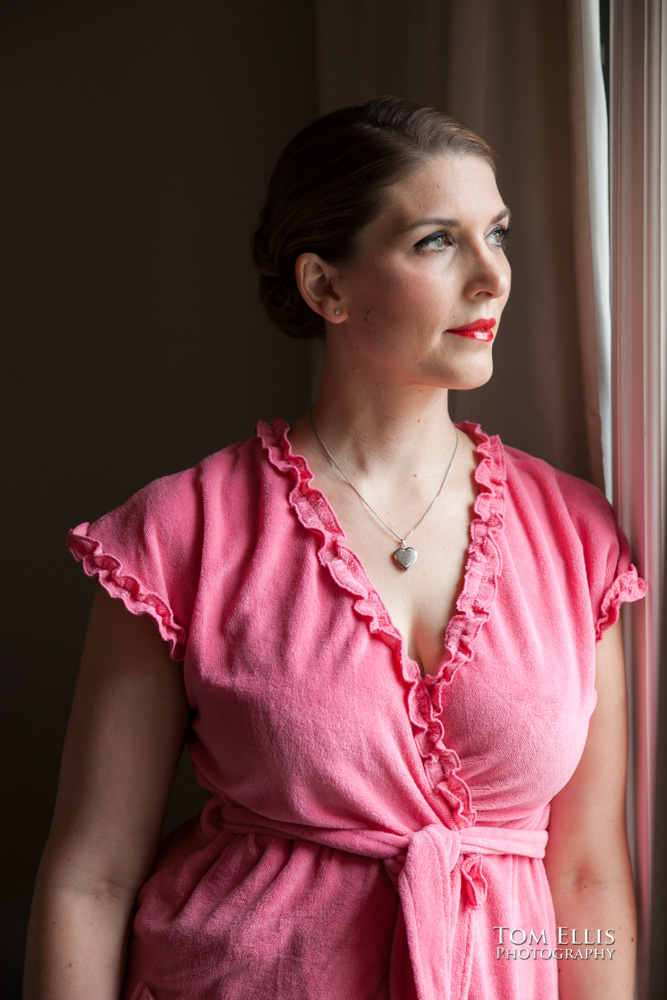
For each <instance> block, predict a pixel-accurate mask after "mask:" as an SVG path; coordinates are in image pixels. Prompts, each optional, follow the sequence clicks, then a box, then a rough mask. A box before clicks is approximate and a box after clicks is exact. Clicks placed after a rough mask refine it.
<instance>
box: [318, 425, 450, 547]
mask: <svg viewBox="0 0 667 1000" xmlns="http://www.w3.org/2000/svg"><path fill="white" fill-rule="evenodd" d="M308 416H309V417H310V426H311V427H312V428H313V431H314V433H315V437H316V438H317V440H318V441H319V442H320V444H321V445H322V447H323V448H324V450H325V451H326V453H327V455H328V456H329V458H330V459H331V462H332V464H333V465H334V467H335V468H336V469H337V470H338V472H340V474H341V476H342V477H343V479H344V480H345V482H346V483H348V484H349V485H350V486H351V487H352V489H353V490H354V492H355V493H356V494H357V496H358V497H359V499H360V500H361V502H362V503H363V504H365V505H366V507H368V509H369V510H370V512H371V514H373V516H374V517H376V518H377V519H378V521H379V522H380V523H381V524H383V525H384V526H385V528H386V529H387V531H389V532H391V534H392V535H393V536H394V538H398V540H399V542H400V543H401V546H402V548H405V543H406V542H407V540H408V538H409V537H410V535H412V534H413V533H414V532H415V531H416V530H417V528H418V527H419V525H420V524H421V523H422V521H423V520H424V518H425V517H426V515H427V514H428V513H429V511H430V510H431V509H432V507H434V506H435V504H436V502H437V500H438V498H439V497H440V494H441V493H442V491H443V490H444V488H445V484H446V482H447V479H448V478H449V470H450V469H451V467H452V463H453V461H454V456H455V455H456V451H457V449H458V446H459V431H458V428H457V427H454V432H455V434H456V441H455V443H454V450H453V451H452V454H451V457H450V459H449V462H448V463H447V468H446V470H445V475H444V477H443V480H442V482H441V483H440V488H439V490H438V492H437V493H436V495H435V496H434V497H433V499H432V500H431V502H430V504H429V505H428V507H427V508H426V510H425V511H424V513H423V514H422V516H421V517H420V518H419V520H418V521H417V523H416V524H415V525H414V526H413V527H412V528H410V531H408V533H407V535H399V533H398V532H397V531H394V529H393V528H392V527H391V526H390V525H389V524H387V522H386V521H385V520H384V518H382V517H380V515H379V514H378V512H377V511H376V510H374V509H373V507H371V505H370V504H369V502H368V500H367V499H366V497H365V496H363V495H362V494H361V493H360V492H359V490H358V489H357V487H356V486H355V485H354V483H353V482H352V480H351V479H350V478H349V477H348V476H347V475H346V474H345V473H344V472H343V470H342V469H341V467H340V465H339V464H338V462H337V461H336V459H335V458H334V457H333V455H332V454H331V452H330V451H329V449H328V448H327V446H326V445H325V443H324V441H323V440H322V438H321V437H320V434H319V431H318V429H317V427H316V426H315V419H314V417H313V408H312V406H311V408H310V410H309V411H308Z"/></svg>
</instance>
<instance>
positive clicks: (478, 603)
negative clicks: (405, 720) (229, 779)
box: [256, 418, 505, 827]
mask: <svg viewBox="0 0 667 1000" xmlns="http://www.w3.org/2000/svg"><path fill="white" fill-rule="evenodd" d="M460 426H461V429H462V430H463V431H464V433H467V434H470V435H471V436H472V437H473V438H474V440H475V443H476V446H477V451H478V454H479V456H480V460H479V463H478V465H477V469H476V470H475V481H476V482H477V484H478V486H479V492H478V495H477V497H476V499H475V504H474V508H473V510H474V518H473V522H472V524H471V528H470V544H469V547H468V558H467V562H466V568H465V578H464V585H463V590H462V592H461V594H460V596H459V599H458V601H457V605H456V606H457V612H456V614H455V615H454V617H453V618H452V620H451V621H450V623H449V625H448V627H447V632H446V636H445V654H444V657H443V662H442V664H441V667H440V670H439V671H438V674H437V675H436V676H435V677H430V676H427V677H426V678H422V677H421V675H420V672H419V668H418V667H417V664H416V663H414V662H413V661H412V660H411V659H410V658H409V657H408V656H407V654H406V653H405V649H404V644H403V638H402V636H401V634H400V632H398V630H397V629H396V627H395V626H394V624H393V622H392V621H391V618H390V617H389V613H388V611H387V609H386V608H385V606H384V604H383V603H382V600H381V599H380V596H379V595H378V593H377V592H376V591H375V589H374V588H373V586H372V584H371V582H370V580H369V579H368V576H367V575H366V571H365V570H364V568H363V566H362V564H361V563H360V561H359V559H358V558H357V556H356V555H355V554H354V553H353V552H352V551H351V550H350V549H349V548H348V547H347V545H346V544H345V535H344V532H343V529H342V528H341V526H340V524H339V522H338V520H337V518H336V515H335V514H334V511H333V509H332V508H331V505H330V504H329V502H328V501H327V499H326V497H325V496H324V495H323V494H322V493H321V492H320V490H317V489H314V488H313V487H311V485H310V483H311V480H312V478H313V477H312V473H311V471H310V469H309V468H308V464H307V462H306V460H305V458H303V456H301V455H296V454H294V453H293V452H292V449H291V445H290V442H289V439H288V437H287V432H288V431H289V424H288V423H287V422H286V421H285V420H282V419H280V418H277V419H276V420H274V422H273V424H272V425H269V424H266V423H259V424H258V425H257V428H256V433H257V436H258V437H259V439H260V440H261V442H262V445H263V447H264V448H265V450H266V452H267V455H268V457H269V460H270V462H271V463H272V465H273V466H274V467H275V468H276V469H277V470H278V471H279V472H282V473H284V474H286V475H290V476H291V477H292V478H293V480H294V487H293V488H292V490H291V491H290V494H289V498H288V499H289V504H290V506H291V507H292V509H293V510H294V512H295V513H296V515H297V517H298V519H299V521H300V522H301V524H302V525H303V527H304V528H306V529H307V530H308V531H311V532H313V533H315V534H317V535H318V536H319V539H320V547H319V551H318V558H319V561H320V563H321V564H322V566H326V568H327V569H328V570H329V573H330V574H331V576H332V578H333V580H334V581H335V582H336V583H337V584H338V586H339V587H341V588H342V589H343V590H345V591H347V592H348V593H349V594H350V595H351V596H352V597H353V598H354V609H355V611H356V612H357V613H358V614H359V615H361V616H362V617H363V618H364V619H365V620H366V622H367V625H368V628H369V631H370V632H371V634H373V635H377V636H378V637H379V638H381V639H382V640H383V641H384V642H385V643H386V644H387V646H389V648H390V649H391V650H392V653H393V655H394V660H395V662H396V664H397V667H398V668H399V670H400V672H401V674H402V676H403V678H404V680H405V682H406V685H407V688H408V693H407V704H408V715H409V718H410V722H411V725H412V729H413V734H414V739H415V743H416V746H417V749H418V751H419V754H420V756H421V758H422V761H423V764H424V769H425V771H426V774H427V776H428V778H429V781H430V782H431V784H432V786H433V788H434V789H435V790H436V791H437V792H438V793H439V794H440V795H441V796H442V797H443V798H444V799H445V801H446V802H447V804H448V805H449V807H450V809H451V810H452V813H453V816H454V818H455V820H456V821H457V822H458V823H459V825H460V826H462V827H463V826H466V827H467V826H472V825H473V824H474V823H475V820H476V813H475V811H474V809H473V808H472V798H471V795H470V789H469V788H468V786H467V784H466V783H465V782H464V781H463V779H462V778H461V777H460V776H459V771H460V769H461V762H460V760H459V757H458V755H457V754H456V752H455V751H454V750H452V749H449V748H448V747H447V746H446V745H445V743H444V737H445V732H444V727H443V725H442V722H441V719H440V716H441V714H442V692H443V686H444V684H445V683H449V682H451V680H452V678H453V676H454V674H455V673H456V671H457V670H458V669H459V667H460V666H462V665H463V664H464V663H467V662H470V661H471V660H472V658H473V652H474V651H473V642H474V638H475V636H476V635H477V633H478V632H479V630H480V629H481V628H482V626H483V625H484V623H485V622H486V621H487V620H488V618H489V615H490V607H491V604H492V602H493V599H494V597H495V594H496V590H497V583H498V577H499V576H500V572H501V568H502V559H501V554H500V549H499V547H498V543H497V540H496V535H497V533H498V531H499V530H501V528H502V523H503V512H504V482H505V461H504V454H503V450H502V445H501V443H500V440H499V439H498V438H489V437H487V435H486V434H484V432H483V431H482V430H481V428H479V427H478V426H477V425H474V424H461V425H460Z"/></svg>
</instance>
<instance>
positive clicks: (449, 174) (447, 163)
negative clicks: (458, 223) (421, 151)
mask: <svg viewBox="0 0 667 1000" xmlns="http://www.w3.org/2000/svg"><path fill="white" fill-rule="evenodd" d="M502 207H503V203H502V199H501V197H500V193H499V191H498V185H497V183H496V177H495V174H494V172H493V169H492V168H491V165H490V164H489V163H487V161H486V160H485V159H483V158H482V157H481V156H469V155H468V156H456V155H454V156H452V155H441V156H432V157H429V158H428V159H427V160H424V161H422V163H420V164H418V165H417V166H415V167H414V168H413V169H412V170H411V171H410V172H409V173H408V174H406V175H405V176H404V177H402V178H401V180H399V181H397V182H396V183H395V184H392V185H391V186H390V187H389V188H387V192H386V198H385V203H384V211H383V214H386V213H388V214H390V215H391V216H393V217H394V218H395V220H396V221H400V219H401V218H404V219H405V224H406V225H407V224H409V223H410V222H411V221H414V219H415V217H424V218H426V217H428V216H435V215H437V216H439V217H441V218H449V217H456V218H460V217H463V216H469V215H473V214H474V215H475V216H476V215H478V214H482V215H484V214H485V213H490V215H491V216H495V215H497V213H498V211H499V210H500V209H501V208H502Z"/></svg>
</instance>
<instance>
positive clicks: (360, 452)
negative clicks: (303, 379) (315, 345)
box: [313, 369, 455, 478]
mask: <svg viewBox="0 0 667 1000" xmlns="http://www.w3.org/2000/svg"><path fill="white" fill-rule="evenodd" d="M447 403H448V394H447V390H446V389H441V388H429V387H425V386H422V385H420V386H415V387H405V386H402V387H401V388H400V389H397V388H395V387H392V386H391V385H389V386H388V385H386V384H382V385H380V384H377V383H370V384H369V383H368V382H363V384H362V383H361V382H360V381H359V383H357V381H356V380H355V379H354V378H352V379H350V378H349V377H348V379H347V380H346V381H345V382H344V383H342V384H341V383H339V382H338V381H337V380H336V379H334V378H331V377H328V373H327V371H326V369H325V372H324V376H323V379H322V384H321V387H320V391H319V393H318V395H317V398H316V400H315V403H314V405H313V417H314V420H315V423H316V426H317V429H318V431H319V432H320V434H321V435H322V438H323V440H324V441H325V443H326V445H327V447H329V448H330V449H331V451H332V452H333V453H334V454H335V455H336V458H337V459H338V460H339V461H340V462H341V464H343V463H345V465H346V466H347V469H348V470H349V471H352V472H353V473H355V474H361V475H364V476H366V475H367V476H372V477H377V476H390V475H398V476H400V477H403V476H405V475H408V474H409V475H410V476H418V477H419V478H421V477H422V474H426V473H427V472H428V473H431V474H432V472H433V471H436V470H438V469H439V467H440V465H441V463H442V456H443V442H445V443H446V444H445V447H447V444H449V443H451V446H452V447H453V445H454V438H455V432H454V427H453V424H452V421H451V419H450V416H449V412H448V409H447Z"/></svg>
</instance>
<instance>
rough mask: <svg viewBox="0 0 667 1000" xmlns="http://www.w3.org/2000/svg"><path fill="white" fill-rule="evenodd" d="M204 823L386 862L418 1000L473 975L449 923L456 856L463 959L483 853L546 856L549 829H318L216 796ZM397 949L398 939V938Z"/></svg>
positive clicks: (445, 994) (482, 885)
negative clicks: (273, 819) (456, 961)
mask: <svg viewBox="0 0 667 1000" xmlns="http://www.w3.org/2000/svg"><path fill="white" fill-rule="evenodd" d="M218 807H219V808H218ZM202 826H204V827H205V826H209V828H210V829H211V832H213V830H214V829H216V830H218V831H219V830H221V829H222V830H226V831H228V832H230V833H238V834H241V835H243V834H252V833H254V834H264V835H273V836H279V837H286V838H289V839H303V840H308V841H311V842H313V843H317V844H321V845H322V846H325V847H334V848H337V849H338V850H341V851H347V852H349V853H351V854H358V855H361V856H363V857H370V858H376V859H377V860H381V861H383V862H384V865H385V868H386V870H387V873H388V874H389V877H390V878H391V880H392V882H393V884H394V887H395V888H396V891H397V893H398V897H399V901H400V905H401V911H402V914H403V923H404V926H405V936H406V939H407V947H408V951H409V955H410V962H411V965H412V975H413V977H414V985H415V990H416V996H417V997H418V1000H450V997H451V995H452V980H453V978H454V979H455V980H456V982H457V983H459V984H460V983H463V982H465V981H467V980H468V978H469V975H470V969H469V968H468V969H461V968H457V969H453V968H452V957H453V956H452V948H451V941H450V936H451V931H452V928H451V926H448V924H449V921H450V920H452V919H454V920H456V917H455V915H454V914H455V910H456V907H457V906H458V900H455V899H453V898H452V878H451V876H452V872H453V871H454V868H455V867H456V864H457V862H458V860H459V858H462V863H461V875H462V881H463V884H464V886H465V890H464V892H465V896H464V900H465V910H466V915H465V920H466V924H467V927H466V928H465V929H463V928H459V929H458V931H459V932H460V931H462V932H463V933H464V935H465V951H464V954H463V955H461V956H459V958H460V961H463V962H465V961H467V960H469V959H470V958H471V953H472V940H471V938H470V935H471V933H472V930H471V918H472V911H474V910H475V909H477V908H478V907H480V906H481V905H482V903H483V902H484V899H485V898H486V890H487V883H486V878H485V876H484V868H483V863H482V857H481V856H482V855H485V854H517V855H521V856H523V857H528V858H543V857H544V853H545V847H546V844H547V831H546V830H515V829H512V828H509V827H492V826H471V827H468V828H463V829H451V828H450V827H447V826H444V825H443V824H440V823H432V824H429V825H428V826H424V827H422V828H421V829H420V830H416V831H406V832H405V833H402V834H399V833H393V832H390V831H381V830H364V829H351V830H341V829H335V828H319V829H318V828H317V827H307V826H300V825H298V826H297V825H296V824H294V825H293V824H291V823H286V824H276V825H275V826H271V827H269V826H268V825H267V823H266V819H263V818H262V817H259V816H256V815H254V814H252V813H250V812H247V811H246V810H244V809H239V808H238V807H234V806H232V807H231V808H230V807H229V806H226V805H223V804H222V803H220V802H219V801H218V802H217V803H216V801H215V800H210V801H209V802H208V803H207V805H206V806H205V807H204V812H203V814H202ZM396 948H397V941H394V949H396ZM399 951H400V952H404V948H403V947H400V948H399ZM392 962H393V958H392ZM394 964H395V963H394ZM396 974H397V970H396V969H393V970H392V979H394V978H395V977H396ZM466 992H467V990H466ZM393 995H394V992H393V991H392V996H393ZM464 995H465V994H464Z"/></svg>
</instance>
